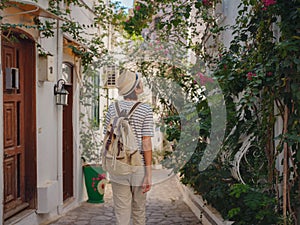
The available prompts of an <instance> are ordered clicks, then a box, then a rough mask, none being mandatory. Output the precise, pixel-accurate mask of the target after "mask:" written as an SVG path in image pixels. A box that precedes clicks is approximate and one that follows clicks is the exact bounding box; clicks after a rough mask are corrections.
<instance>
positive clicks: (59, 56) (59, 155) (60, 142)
mask: <svg viewBox="0 0 300 225" xmlns="http://www.w3.org/2000/svg"><path fill="white" fill-rule="evenodd" d="M62 2H63V1H62ZM62 2H61V3H60V8H61V9H62V8H63V7H64V6H63V4H62ZM56 23H57V28H56V32H57V40H56V55H57V58H56V60H57V61H56V63H57V65H56V68H57V79H59V78H61V77H60V76H61V70H62V52H61V51H62V49H63V40H62V32H61V30H60V21H59V20H58V19H57V22H56ZM62 111H63V106H57V124H58V126H57V129H58V132H57V182H58V193H57V194H58V205H57V213H58V214H62V210H63V176H62V170H63V159H62V148H63V140H62V136H63V132H62V129H63V117H62Z"/></svg>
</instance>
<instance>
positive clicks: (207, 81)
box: [198, 72, 214, 85]
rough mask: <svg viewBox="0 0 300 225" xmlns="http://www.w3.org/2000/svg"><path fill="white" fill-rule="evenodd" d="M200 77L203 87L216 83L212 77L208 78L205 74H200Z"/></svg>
mask: <svg viewBox="0 0 300 225" xmlns="http://www.w3.org/2000/svg"><path fill="white" fill-rule="evenodd" d="M198 75H199V79H200V84H201V85H205V84H207V83H213V82H214V80H213V79H212V78H211V77H206V76H204V75H203V73H200V72H199V73H198Z"/></svg>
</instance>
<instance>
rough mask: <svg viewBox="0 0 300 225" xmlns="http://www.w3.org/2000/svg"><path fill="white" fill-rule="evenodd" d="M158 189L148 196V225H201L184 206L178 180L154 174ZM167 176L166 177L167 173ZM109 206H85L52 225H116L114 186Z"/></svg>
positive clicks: (108, 197)
mask: <svg viewBox="0 0 300 225" xmlns="http://www.w3.org/2000/svg"><path fill="white" fill-rule="evenodd" d="M153 172H154V175H153V181H154V183H155V184H154V186H153V187H152V189H151V191H150V192H149V194H148V201H147V209H146V210H147V217H146V224H147V225H152V224H153V225H154V224H156V225H160V224H172V225H173V224H181V225H185V224H188V225H196V224H201V223H200V222H199V220H198V219H197V218H196V216H195V215H194V214H193V212H192V211H191V210H190V209H189V207H188V206H187V205H186V204H185V203H184V201H183V199H182V195H181V192H180V191H179V188H178V184H177V182H178V181H177V180H176V179H177V178H176V177H175V176H171V177H169V178H166V176H161V175H159V174H158V173H160V172H162V173H164V172H163V171H161V170H156V171H155V170H154V171H153ZM164 174H166V173H164ZM104 199H105V203H103V204H91V203H86V202H84V203H82V205H81V206H80V207H78V208H76V209H74V210H72V211H70V212H68V213H67V214H66V215H64V216H63V217H61V218H60V219H58V220H57V221H55V222H52V223H50V224H51V225H67V224H68V225H71V224H72V225H112V224H115V220H114V214H113V207H112V192H111V186H110V185H107V188H106V192H105V197H104Z"/></svg>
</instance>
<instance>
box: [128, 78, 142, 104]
mask: <svg viewBox="0 0 300 225" xmlns="http://www.w3.org/2000/svg"><path fill="white" fill-rule="evenodd" d="M140 83H141V81H140V82H139V83H138V84H137V86H136V87H135V88H140V87H141V86H140ZM135 88H134V89H133V91H132V92H130V93H129V94H128V95H126V96H124V99H130V100H138V96H137V94H136V93H135Z"/></svg>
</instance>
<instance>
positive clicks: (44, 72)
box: [38, 55, 55, 82]
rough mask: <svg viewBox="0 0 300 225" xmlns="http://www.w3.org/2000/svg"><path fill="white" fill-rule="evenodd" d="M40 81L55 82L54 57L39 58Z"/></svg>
mask: <svg viewBox="0 0 300 225" xmlns="http://www.w3.org/2000/svg"><path fill="white" fill-rule="evenodd" d="M38 77H39V81H42V82H44V81H50V82H54V80H55V79H54V57H53V56H52V55H46V56H40V57H39V76H38Z"/></svg>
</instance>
